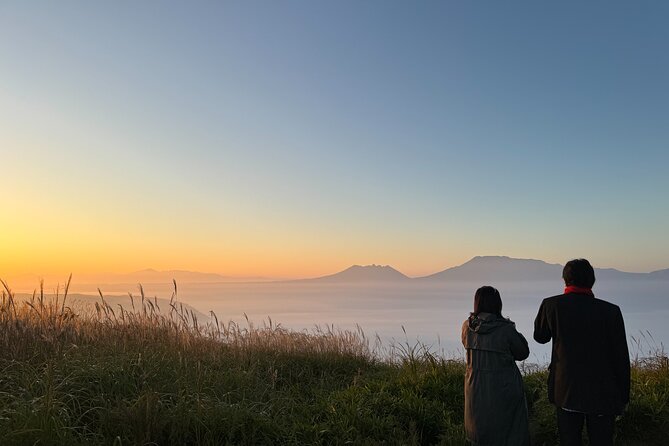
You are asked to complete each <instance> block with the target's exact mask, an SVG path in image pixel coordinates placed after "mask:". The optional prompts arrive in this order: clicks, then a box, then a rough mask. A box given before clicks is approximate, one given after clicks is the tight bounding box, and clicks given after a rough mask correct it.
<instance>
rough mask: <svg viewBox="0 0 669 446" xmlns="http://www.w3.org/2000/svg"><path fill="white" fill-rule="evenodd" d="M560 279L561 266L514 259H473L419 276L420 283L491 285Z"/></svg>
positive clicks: (489, 257) (486, 257) (485, 257)
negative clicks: (447, 282)
mask: <svg viewBox="0 0 669 446" xmlns="http://www.w3.org/2000/svg"><path fill="white" fill-rule="evenodd" d="M561 277H562V265H558V264H551V263H546V262H544V261H542V260H531V259H513V258H510V257H506V256H476V257H474V258H473V259H471V260H470V261H468V262H466V263H463V264H462V265H460V266H455V267H453V268H448V269H446V270H444V271H441V272H438V273H436V274H431V275H429V276H425V277H420V278H419V280H427V281H443V282H446V281H449V282H454V281H462V282H479V283H493V282H500V281H501V282H507V281H508V282H511V281H514V282H517V281H541V280H560V278H561Z"/></svg>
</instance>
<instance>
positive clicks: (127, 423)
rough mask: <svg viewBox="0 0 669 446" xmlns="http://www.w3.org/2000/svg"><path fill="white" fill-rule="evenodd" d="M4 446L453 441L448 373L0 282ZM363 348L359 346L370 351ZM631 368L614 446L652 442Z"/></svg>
mask: <svg viewBox="0 0 669 446" xmlns="http://www.w3.org/2000/svg"><path fill="white" fill-rule="evenodd" d="M2 286H3V288H4V290H3V291H2V301H1V302H0V445H34V444H41V445H93V444H96V445H97V444H107V445H149V444H157V445H182V444H200V445H220V444H464V433H463V425H462V423H463V375H464V364H463V363H462V361H460V360H451V359H447V358H443V357H440V356H437V355H435V354H434V353H432V352H431V351H430V350H429V349H428V348H426V347H424V346H421V345H420V344H417V345H410V344H405V345H401V344H400V345H397V346H395V348H394V349H393V350H392V351H393V352H394V353H395V355H394V356H392V357H390V358H389V357H387V356H386V355H381V354H379V352H378V342H376V341H377V340H370V339H368V338H367V337H366V336H365V334H364V332H363V331H362V330H361V329H359V330H357V331H340V330H336V329H335V328H334V327H324V328H315V329H314V330H312V331H311V332H295V331H291V330H287V329H285V328H284V327H282V326H281V325H280V324H275V323H274V322H273V321H271V320H268V321H267V323H265V324H263V325H261V326H255V325H253V324H252V323H251V322H250V321H248V320H247V323H246V325H244V326H242V325H239V324H235V323H233V322H228V323H221V322H220V321H219V320H218V318H217V317H216V315H215V314H212V315H211V318H210V319H209V320H207V321H200V320H198V318H197V315H196V314H195V313H194V312H193V311H191V310H189V309H187V308H186V307H184V306H182V305H181V304H180V303H179V302H178V298H177V288H176V284H175V287H174V293H173V295H172V297H171V299H170V301H169V304H168V305H167V306H165V305H163V307H164V308H161V306H160V302H159V301H158V300H157V299H155V298H154V299H150V298H148V297H146V296H145V295H144V292H143V290H142V289H141V287H140V291H139V295H137V296H135V295H130V296H129V297H130V306H129V307H128V308H124V307H121V306H111V305H109V304H108V303H107V300H106V299H105V297H104V295H103V294H102V293H100V300H99V302H97V303H96V305H95V306H94V308H93V309H92V311H89V312H88V313H87V314H82V313H80V312H78V311H74V310H73V308H72V307H71V306H70V302H69V300H68V289H69V280H68V281H67V283H66V285H65V287H64V288H63V290H62V292H61V291H60V290H57V291H56V293H55V295H53V296H46V295H45V293H44V289H43V288H44V287H43V286H42V285H40V288H39V290H36V291H35V292H34V293H33V295H32V296H31V297H29V298H28V299H22V300H19V299H17V298H16V296H15V295H14V294H13V293H12V291H11V290H10V288H9V286H8V285H7V284H6V283H4V282H2ZM370 344H371V345H370ZM652 353H653V354H652V355H646V354H644V355H639V356H638V357H637V358H636V359H635V363H634V368H633V386H632V402H631V403H630V407H629V410H628V412H627V414H626V415H625V416H624V417H623V418H622V419H621V420H620V421H619V423H618V433H617V436H618V443H619V444H663V441H664V439H665V438H666V436H667V435H668V434H669V407H668V405H667V402H668V398H669V364H668V363H667V357H666V356H665V355H664V354H663V353H662V352H661V351H659V350H655V351H654V352H652ZM545 382H546V372H545V371H544V370H536V371H528V372H527V373H526V374H525V384H526V391H527V399H528V404H529V408H530V413H531V429H532V437H533V442H534V444H556V435H555V423H554V409H553V408H552V406H550V405H549V404H548V402H547V401H546V388H545Z"/></svg>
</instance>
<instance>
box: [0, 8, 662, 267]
mask: <svg viewBox="0 0 669 446" xmlns="http://www.w3.org/2000/svg"><path fill="white" fill-rule="evenodd" d="M668 22H669V4H668V3H666V2H662V1H640V2H626V1H625V2H617V1H611V2H603V1H594V2H569V1H566V2H550V3H549V2H531V1H526V2H515V1H511V2H468V1H447V2H432V1H426V2H395V1H385V0H384V1H371V0H370V1H336V2H334V1H332V2H311V1H282V2H274V1H234V2H231V1H221V2H209V1H202V2H166V1H161V2H157V1H145V2H132V1H116V2H76V1H63V2H49V1H44V2H38V1H2V2H0V180H1V186H0V200H1V201H0V202H1V204H2V217H1V218H0V277H11V276H12V275H17V274H27V273H35V274H44V275H46V274H63V275H64V274H67V273H69V272H73V273H74V274H75V276H76V274H77V273H79V274H85V273H94V272H129V271H134V270H139V269H144V268H155V269H164V270H167V269H186V270H197V271H206V272H217V273H221V274H226V275H241V276H244V275H249V276H251V275H252V276H257V275H260V276H268V277H283V278H290V277H309V276H316V275H322V274H328V273H332V272H335V271H338V270H341V269H344V268H346V267H347V266H349V265H351V264H371V263H376V264H390V265H392V266H394V267H396V268H397V269H399V270H401V271H402V272H404V273H406V274H408V275H412V276H418V275H425V274H430V273H434V272H437V271H440V270H442V269H444V268H446V267H449V266H454V265H457V264H460V263H463V262H465V261H467V260H468V259H469V258H471V257H473V256H476V255H508V256H511V257H520V258H536V259H542V260H546V261H549V262H555V263H564V262H565V261H566V260H569V259H571V258H574V257H586V258H588V259H590V260H591V261H592V262H593V264H594V265H595V266H598V267H615V268H619V269H623V270H627V271H652V270H656V269H661V268H669V237H667V228H669V199H668V198H667V192H668V191H669V144H668V143H669V88H668V87H669V85H668V83H669V56H668V54H669V52H667V46H668V44H669V27H667V26H666V24H667V23H668Z"/></svg>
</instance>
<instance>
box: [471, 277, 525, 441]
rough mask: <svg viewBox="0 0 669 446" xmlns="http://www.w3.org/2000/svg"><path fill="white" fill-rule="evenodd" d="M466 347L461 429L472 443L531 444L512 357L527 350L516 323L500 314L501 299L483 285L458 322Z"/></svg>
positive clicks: (518, 357) (520, 384)
mask: <svg viewBox="0 0 669 446" xmlns="http://www.w3.org/2000/svg"><path fill="white" fill-rule="evenodd" d="M462 345H463V346H464V347H465V349H466V351H467V371H466V374H465V430H466V432H467V439H468V440H469V441H470V442H472V443H473V444H476V445H491V446H493V445H500V446H501V445H509V446H511V445H513V446H525V445H529V442H530V436H529V428H528V416H527V402H526V401H525V392H524V389H523V378H522V376H521V375H520V371H519V370H518V366H516V361H522V360H524V359H526V358H527V357H528V356H529V355H530V349H529V348H528V346H527V340H526V339H525V338H524V337H523V335H522V334H520V333H518V331H516V325H515V324H514V323H513V322H511V321H510V320H509V319H507V318H504V317H502V298H501V296H500V294H499V291H497V290H496V289H495V288H493V287H491V286H484V287H481V288H479V289H478V290H476V294H475V295H474V312H473V313H471V315H470V316H469V318H468V319H467V320H466V321H465V322H464V323H463V324H462Z"/></svg>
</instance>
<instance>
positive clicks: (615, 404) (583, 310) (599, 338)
mask: <svg viewBox="0 0 669 446" xmlns="http://www.w3.org/2000/svg"><path fill="white" fill-rule="evenodd" d="M534 339H535V340H536V341H537V342H539V343H542V344H543V343H546V342H548V341H550V340H551V339H552V340H553V348H552V356H551V365H550V373H549V382H548V396H549V400H550V401H551V402H553V403H554V404H555V405H556V406H558V407H560V408H563V409H567V410H572V411H578V412H584V413H594V414H618V413H621V412H622V409H623V407H624V406H625V404H627V402H628V401H629V382H630V375H629V373H630V367H629V353H628V349H627V339H626V335H625V326H624V322H623V318H622V314H621V312H620V308H618V306H616V305H613V304H611V303H609V302H606V301H603V300H600V299H596V298H595V297H593V296H592V295H589V294H580V293H574V292H571V293H568V294H561V295H558V296H553V297H549V298H547V299H544V301H543V302H542V304H541V307H540V309H539V313H538V314H537V318H536V320H535V324H534Z"/></svg>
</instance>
